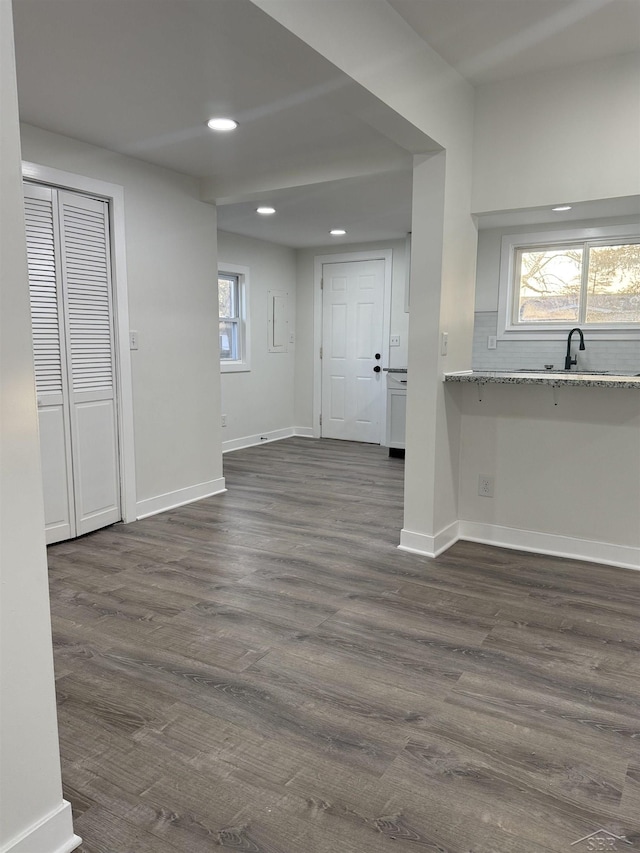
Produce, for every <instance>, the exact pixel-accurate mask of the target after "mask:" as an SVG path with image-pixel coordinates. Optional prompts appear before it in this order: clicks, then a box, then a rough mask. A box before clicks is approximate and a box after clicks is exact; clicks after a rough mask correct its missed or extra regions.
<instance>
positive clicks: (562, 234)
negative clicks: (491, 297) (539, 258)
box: [498, 225, 640, 341]
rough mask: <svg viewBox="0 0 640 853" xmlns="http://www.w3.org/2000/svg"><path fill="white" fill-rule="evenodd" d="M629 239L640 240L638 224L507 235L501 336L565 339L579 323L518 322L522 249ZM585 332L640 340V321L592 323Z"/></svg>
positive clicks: (502, 262)
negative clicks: (516, 304) (518, 270)
mask: <svg viewBox="0 0 640 853" xmlns="http://www.w3.org/2000/svg"><path fill="white" fill-rule="evenodd" d="M625 239H628V240H629V241H630V242H634V241H637V240H639V239H640V229H639V227H638V226H637V225H606V226H594V227H590V228H572V229H563V230H561V231H560V230H558V231H541V232H537V233H528V234H505V235H504V236H503V238H502V245H501V252H500V285H499V297H498V339H499V340H519V341H541V340H542V341H552V340H564V339H565V338H566V337H567V333H568V331H570V330H571V329H572V328H574V327H575V326H577V325H579V324H578V322H577V321H571V320H568V321H566V322H554V323H553V324H551V323H550V324H549V325H546V326H542V325H541V324H540V323H535V324H533V323H514V321H513V317H514V308H513V304H514V298H515V292H516V281H515V279H516V275H515V274H516V270H515V264H516V256H517V250H518V249H535V248H552V247H553V246H554V245H560V246H562V245H566V244H567V243H576V242H578V243H584V242H590V243H591V242H595V243H600V244H604V245H607V244H608V243H609V242H611V243H620V242H624V241H625ZM583 331H585V332H587V331H588V333H589V337H590V338H591V339H592V340H640V323H629V324H628V325H621V324H620V323H615V324H613V323H589V324H586V323H585V324H584V326H583Z"/></svg>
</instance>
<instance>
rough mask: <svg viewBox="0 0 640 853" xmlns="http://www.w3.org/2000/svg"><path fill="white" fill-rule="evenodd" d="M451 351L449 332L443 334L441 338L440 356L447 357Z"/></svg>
mask: <svg viewBox="0 0 640 853" xmlns="http://www.w3.org/2000/svg"><path fill="white" fill-rule="evenodd" d="M448 350H449V332H443V333H442V337H441V338H440V355H446V354H447V352H448Z"/></svg>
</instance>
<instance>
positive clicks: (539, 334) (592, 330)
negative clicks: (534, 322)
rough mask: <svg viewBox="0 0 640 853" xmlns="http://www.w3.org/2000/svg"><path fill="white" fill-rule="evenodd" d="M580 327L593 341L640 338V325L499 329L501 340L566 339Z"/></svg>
mask: <svg viewBox="0 0 640 853" xmlns="http://www.w3.org/2000/svg"><path fill="white" fill-rule="evenodd" d="M575 328H580V329H582V332H583V333H584V335H585V338H586V339H590V340H592V341H638V340H640V327H637V328H631V327H627V328H625V329H616V328H613V327H609V328H603V327H602V326H600V327H597V326H588V325H584V326H580V324H579V323H569V324H567V325H566V326H562V327H557V328H554V329H549V328H546V329H536V328H531V326H529V327H527V328H513V327H511V328H506V329H505V328H501V329H498V340H499V341H564V340H566V339H567V335H568V334H569V332H570V331H571V329H575Z"/></svg>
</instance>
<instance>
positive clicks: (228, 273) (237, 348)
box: [218, 264, 249, 372]
mask: <svg viewBox="0 0 640 853" xmlns="http://www.w3.org/2000/svg"><path fill="white" fill-rule="evenodd" d="M248 272H249V271H248V269H246V268H245V267H238V266H236V265H231V264H226V265H225V266H224V267H221V269H220V271H219V272H218V316H219V330H220V365H221V369H222V370H223V371H225V372H229V371H240V370H249V357H248V316H247V305H248V287H249V284H248Z"/></svg>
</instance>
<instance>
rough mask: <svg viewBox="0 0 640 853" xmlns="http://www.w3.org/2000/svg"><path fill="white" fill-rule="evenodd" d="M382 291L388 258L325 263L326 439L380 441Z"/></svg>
mask: <svg viewBox="0 0 640 853" xmlns="http://www.w3.org/2000/svg"><path fill="white" fill-rule="evenodd" d="M384 290H385V261H384V260H378V259H373V260H364V261H346V262H340V263H325V264H323V267H322V402H321V405H322V427H321V435H322V437H323V438H338V439H344V440H348V441H361V442H368V443H372V444H379V443H381V442H382V439H383V435H382V426H383V423H384V420H383V411H384V405H383V404H384V397H385V392H386V388H385V382H384V374H383V372H382V364H383V357H382V356H383V342H384ZM376 356H377V357H376Z"/></svg>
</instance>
